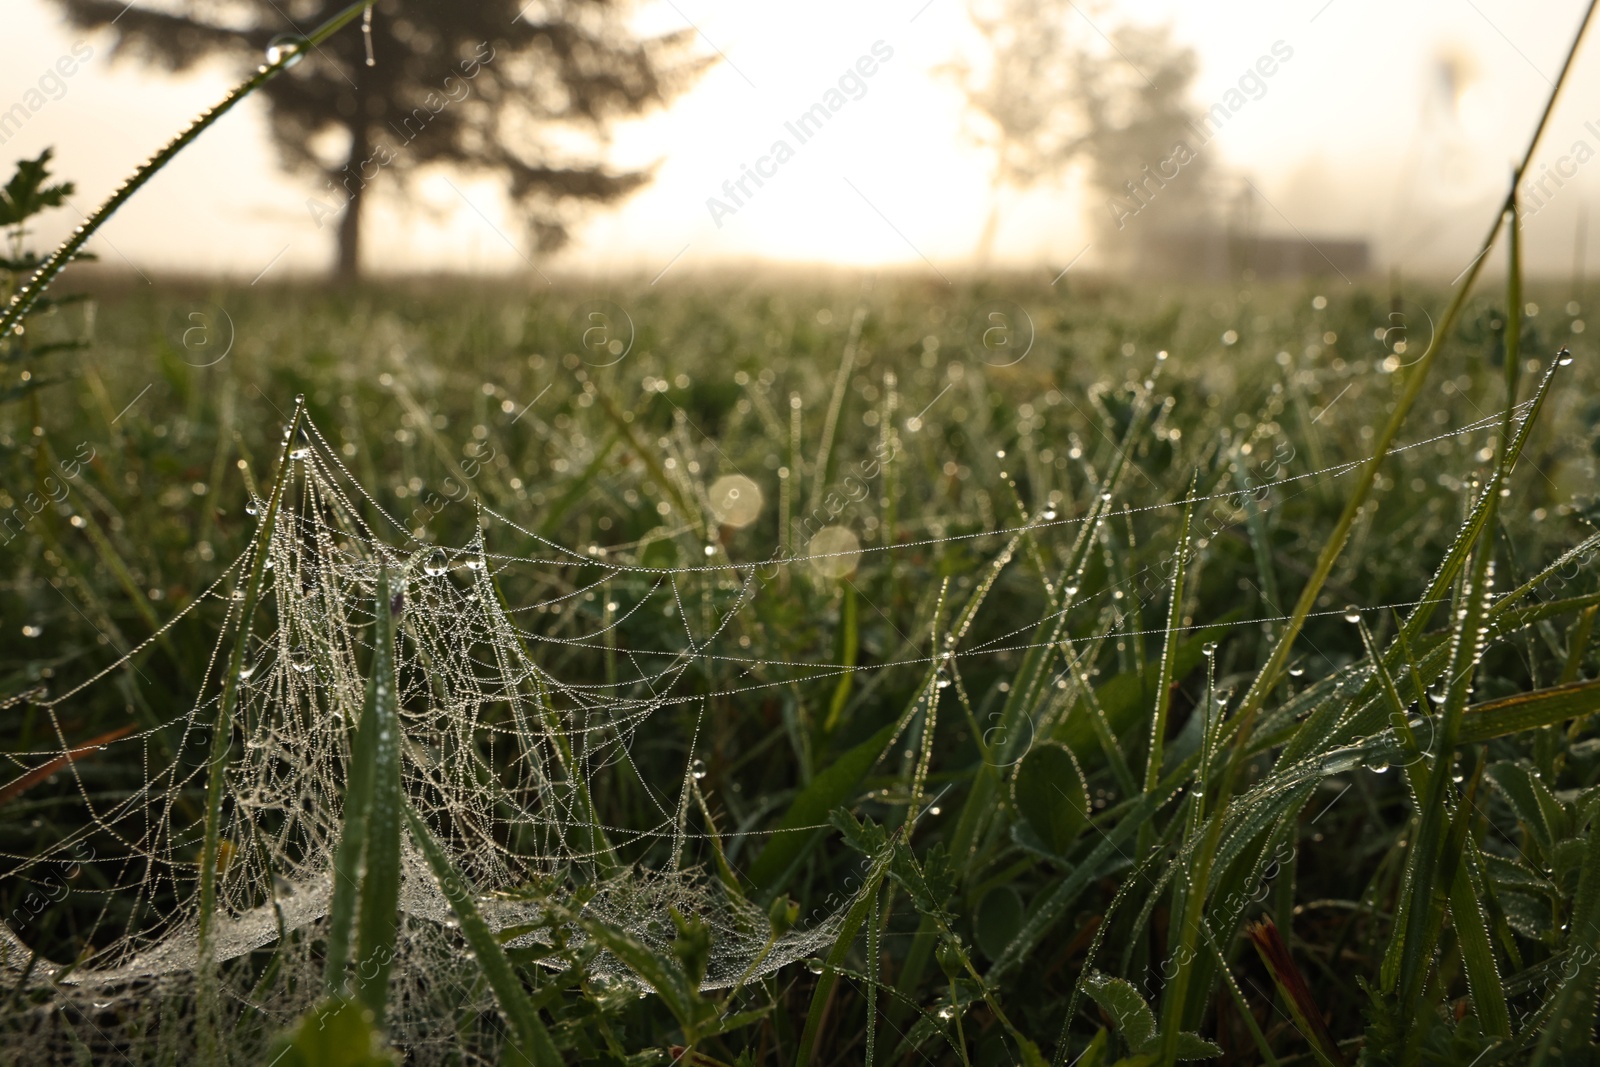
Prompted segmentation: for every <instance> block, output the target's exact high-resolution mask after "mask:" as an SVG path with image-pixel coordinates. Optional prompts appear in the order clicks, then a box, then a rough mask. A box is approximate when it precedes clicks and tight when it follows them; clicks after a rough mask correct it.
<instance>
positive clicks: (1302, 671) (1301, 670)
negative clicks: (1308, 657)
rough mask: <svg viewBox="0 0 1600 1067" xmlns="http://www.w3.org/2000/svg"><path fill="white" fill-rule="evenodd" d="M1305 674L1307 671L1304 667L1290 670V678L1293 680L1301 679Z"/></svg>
mask: <svg viewBox="0 0 1600 1067" xmlns="http://www.w3.org/2000/svg"><path fill="white" fill-rule="evenodd" d="M1305 673H1306V669H1305V668H1304V667H1290V668H1289V677H1291V678H1299V677H1300V676H1301V675H1303V674H1305Z"/></svg>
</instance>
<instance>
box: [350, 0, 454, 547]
mask: <svg viewBox="0 0 1600 1067" xmlns="http://www.w3.org/2000/svg"><path fill="white" fill-rule="evenodd" d="M369 10H370V9H369ZM449 569H450V558H449V557H448V556H446V555H445V554H444V549H442V548H436V549H434V550H433V551H432V552H430V553H428V558H427V560H426V561H424V563H423V564H422V573H423V574H426V575H428V576H429V577H431V578H437V577H439V576H440V575H441V574H444V573H445V572H446V571H448V570H449Z"/></svg>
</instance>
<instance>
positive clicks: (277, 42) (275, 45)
mask: <svg viewBox="0 0 1600 1067" xmlns="http://www.w3.org/2000/svg"><path fill="white" fill-rule="evenodd" d="M369 10H370V9H369ZM305 44H306V42H305V39H304V38H301V37H296V36H295V35H294V34H292V33H285V34H280V35H279V36H277V37H274V38H273V39H272V40H271V41H270V42H268V44H267V65H268V66H271V65H272V64H274V63H278V62H280V61H282V60H283V59H284V57H285V56H290V55H292V58H291V59H289V61H288V62H287V63H284V64H283V69H284V70H288V69H289V68H290V67H292V66H294V65H295V64H297V63H299V62H300V61H301V60H302V59H304V58H305V52H304V48H305Z"/></svg>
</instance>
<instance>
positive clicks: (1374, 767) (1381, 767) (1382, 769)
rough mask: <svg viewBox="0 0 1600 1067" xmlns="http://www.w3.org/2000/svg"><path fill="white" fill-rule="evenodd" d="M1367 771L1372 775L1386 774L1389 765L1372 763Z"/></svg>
mask: <svg viewBox="0 0 1600 1067" xmlns="http://www.w3.org/2000/svg"><path fill="white" fill-rule="evenodd" d="M1367 770H1369V771H1371V772H1372V773H1373V774H1387V773H1388V771H1389V765H1388V764H1387V763H1374V764H1371V765H1370V766H1368V767H1367Z"/></svg>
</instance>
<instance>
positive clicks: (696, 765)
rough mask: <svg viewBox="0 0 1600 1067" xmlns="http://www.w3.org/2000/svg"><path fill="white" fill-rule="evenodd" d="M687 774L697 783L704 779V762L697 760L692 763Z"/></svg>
mask: <svg viewBox="0 0 1600 1067" xmlns="http://www.w3.org/2000/svg"><path fill="white" fill-rule="evenodd" d="M689 773H690V774H691V775H693V776H694V779H695V781H697V782H698V781H699V780H700V779H702V778H704V777H705V776H706V761H705V760H702V759H697V760H695V761H694V762H693V763H691V764H689Z"/></svg>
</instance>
